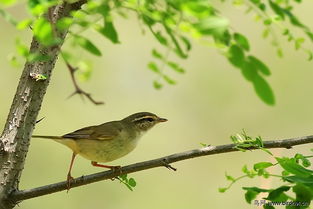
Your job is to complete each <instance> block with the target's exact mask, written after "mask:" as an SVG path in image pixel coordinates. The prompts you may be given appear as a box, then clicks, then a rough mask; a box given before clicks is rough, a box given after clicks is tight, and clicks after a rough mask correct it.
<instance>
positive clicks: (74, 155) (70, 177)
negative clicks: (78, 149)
mask: <svg viewBox="0 0 313 209" xmlns="http://www.w3.org/2000/svg"><path fill="white" fill-rule="evenodd" d="M75 157H76V153H75V152H73V154H72V159H71V164H70V169H69V171H68V173H67V192H68V191H69V190H70V189H71V181H72V180H73V179H74V178H73V177H72V175H71V171H72V167H73V164H74V160H75Z"/></svg>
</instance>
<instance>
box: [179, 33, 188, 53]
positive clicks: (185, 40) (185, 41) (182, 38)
mask: <svg viewBox="0 0 313 209" xmlns="http://www.w3.org/2000/svg"><path fill="white" fill-rule="evenodd" d="M180 39H181V40H182V41H183V43H184V44H185V47H186V50H187V51H190V50H191V43H190V41H189V39H188V38H186V37H184V36H180Z"/></svg>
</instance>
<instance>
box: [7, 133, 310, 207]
mask: <svg viewBox="0 0 313 209" xmlns="http://www.w3.org/2000/svg"><path fill="white" fill-rule="evenodd" d="M308 143H313V135H312V136H304V137H299V138H291V139H284V140H273V141H264V148H286V149H290V148H292V147H293V146H296V145H301V144H308ZM255 149H258V148H253V147H251V148H249V150H255ZM235 151H240V150H238V149H237V148H236V144H226V145H219V146H208V147H205V148H201V149H194V150H189V151H185V152H180V153H176V154H172V155H168V156H164V157H161V158H157V159H154V160H148V161H143V162H139V163H135V164H131V165H127V166H123V167H121V168H120V169H118V170H109V171H103V172H99V173H95V174H91V175H87V176H82V177H79V178H75V179H74V180H73V181H72V182H71V188H73V187H79V186H82V185H86V184H90V183H93V182H98V181H101V180H106V179H112V178H114V177H117V176H119V175H123V174H128V173H134V172H138V171H142V170H147V169H151V168H155V167H163V166H164V167H166V168H169V169H171V170H174V171H175V170H176V169H175V168H173V167H172V166H170V163H174V162H177V161H182V160H187V159H191V158H196V157H202V156H206V155H214V154H221V153H227V152H235ZM66 189H67V182H66V181H63V182H59V183H55V184H50V185H46V186H41V187H37V188H33V189H26V190H20V191H14V192H12V193H11V194H10V196H9V198H10V199H12V200H14V201H22V200H26V199H30V198H34V197H39V196H43V195H47V194H51V193H55V192H60V191H63V190H66Z"/></svg>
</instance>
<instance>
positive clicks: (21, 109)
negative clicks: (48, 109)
mask: <svg viewBox="0 0 313 209" xmlns="http://www.w3.org/2000/svg"><path fill="white" fill-rule="evenodd" d="M83 3H85V1H78V2H76V3H74V4H67V3H64V4H62V5H58V6H55V7H53V8H51V10H50V11H52V16H51V19H50V20H49V21H51V24H54V23H55V22H56V21H57V20H58V19H60V18H62V17H65V16H69V14H70V11H72V10H77V9H79V8H80V6H81V5H82V4H83ZM47 16H48V15H47ZM66 34H67V31H63V32H60V31H56V34H55V35H57V36H58V37H59V38H60V39H61V40H64V39H65V36H66ZM61 45H62V44H60V45H55V46H50V47H45V46H43V45H42V44H40V43H39V42H38V41H37V40H36V38H33V40H32V43H31V47H30V52H39V53H40V54H42V55H48V56H49V57H50V59H49V60H48V61H45V62H34V63H29V62H27V63H26V64H25V66H24V70H23V73H22V75H21V78H20V82H19V85H18V87H17V90H16V94H15V96H14V99H13V102H12V105H11V109H10V112H9V115H8V118H7V121H6V124H5V127H4V130H3V133H2V135H1V137H0V209H9V208H13V207H14V206H15V205H16V202H14V201H12V200H10V199H8V198H7V196H8V194H9V193H10V192H12V191H14V190H18V184H19V179H20V176H21V173H22V170H23V167H24V162H25V158H26V154H27V151H28V147H29V141H30V137H31V134H32V131H33V128H34V126H35V123H36V118H37V115H38V113H39V110H40V107H41V104H42V101H43V98H44V95H45V93H46V89H47V87H48V84H49V81H50V78H51V72H52V70H53V68H54V65H55V62H56V60H57V58H58V54H59V52H60V48H61ZM38 74H39V75H40V74H41V75H44V76H46V77H47V79H45V80H36V78H34V77H33V75H38Z"/></svg>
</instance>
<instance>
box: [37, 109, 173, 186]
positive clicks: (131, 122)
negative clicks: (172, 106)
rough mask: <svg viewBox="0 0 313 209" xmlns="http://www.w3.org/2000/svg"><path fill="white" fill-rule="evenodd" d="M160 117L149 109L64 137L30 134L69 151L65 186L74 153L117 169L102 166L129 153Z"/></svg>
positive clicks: (70, 176) (79, 130) (97, 163)
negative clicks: (62, 146)
mask: <svg viewBox="0 0 313 209" xmlns="http://www.w3.org/2000/svg"><path fill="white" fill-rule="evenodd" d="M166 121H167V119H165V118H160V117H158V116H156V115H155V114H153V113H150V112H139V113H135V114H132V115H130V116H128V117H126V118H124V119H122V120H118V121H111V122H106V123H103V124H100V125H94V126H88V127H85V128H81V129H78V130H76V131H74V132H71V133H68V134H65V135H63V136H45V135H33V136H32V137H33V138H47V139H53V140H54V141H56V142H59V143H61V144H63V145H65V146H67V147H69V148H70V149H71V150H72V151H73V154H72V159H71V163H70V167H69V171H68V174H67V181H68V189H69V187H70V181H71V180H72V179H73V177H72V175H71V171H72V167H73V163H74V160H75V157H76V155H81V156H82V157H84V158H86V159H88V160H90V161H91V164H92V165H93V166H98V167H104V168H110V169H116V168H119V167H120V166H110V165H103V164H99V162H100V163H106V162H111V161H113V160H116V159H118V158H121V157H123V156H125V155H126V154H128V153H130V152H131V151H132V150H134V148H135V147H136V146H137V143H138V140H139V139H140V137H141V136H142V135H143V134H144V133H145V132H147V131H148V130H149V129H151V128H152V127H153V126H154V125H156V124H158V123H160V122H166Z"/></svg>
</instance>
